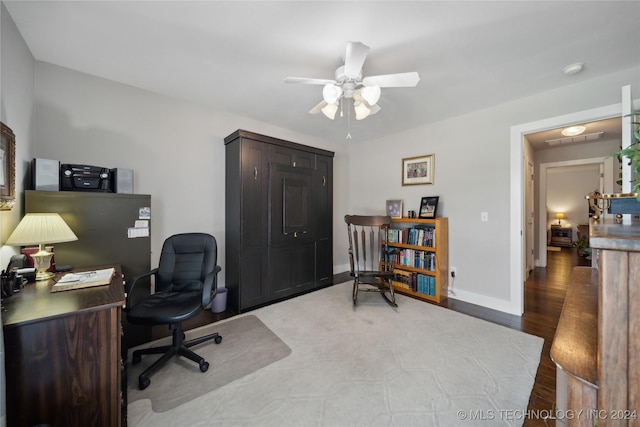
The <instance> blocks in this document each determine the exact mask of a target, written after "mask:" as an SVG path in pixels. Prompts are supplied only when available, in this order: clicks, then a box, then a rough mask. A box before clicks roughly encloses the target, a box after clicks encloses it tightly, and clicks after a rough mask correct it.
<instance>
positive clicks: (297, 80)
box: [283, 77, 336, 85]
mask: <svg viewBox="0 0 640 427" xmlns="http://www.w3.org/2000/svg"><path fill="white" fill-rule="evenodd" d="M283 81H284V82H285V83H301V84H305V85H326V84H327V83H332V84H335V83H336V81H335V80H327V79H311V78H307V77H287V78H286V79H284V80H283Z"/></svg>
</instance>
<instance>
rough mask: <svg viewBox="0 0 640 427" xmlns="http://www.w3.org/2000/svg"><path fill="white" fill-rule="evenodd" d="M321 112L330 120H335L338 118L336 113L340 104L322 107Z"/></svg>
mask: <svg viewBox="0 0 640 427" xmlns="http://www.w3.org/2000/svg"><path fill="white" fill-rule="evenodd" d="M320 111H322V114H324V115H325V116H327V118H328V119H331V120H333V119H335V118H336V112H337V111H338V104H335V103H334V104H327V105H325V106H324V107H322V109H321V110H320Z"/></svg>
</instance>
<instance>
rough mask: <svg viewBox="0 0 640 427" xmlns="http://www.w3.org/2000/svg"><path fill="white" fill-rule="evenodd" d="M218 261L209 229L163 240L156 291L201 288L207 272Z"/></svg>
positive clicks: (181, 290) (186, 290) (215, 246)
mask: <svg viewBox="0 0 640 427" xmlns="http://www.w3.org/2000/svg"><path fill="white" fill-rule="evenodd" d="M217 261H218V245H217V243H216V239H215V238H214V237H213V236H211V235H210V234H206V233H183V234H176V235H173V236H171V237H169V238H167V240H165V241H164V244H163V245H162V253H161V254H160V262H159V264H158V275H157V280H156V291H172V292H188V291H197V290H202V287H203V283H204V279H205V277H206V275H207V274H209V273H211V272H212V271H214V269H215V268H216V265H217Z"/></svg>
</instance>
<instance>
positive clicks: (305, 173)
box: [268, 163, 315, 298]
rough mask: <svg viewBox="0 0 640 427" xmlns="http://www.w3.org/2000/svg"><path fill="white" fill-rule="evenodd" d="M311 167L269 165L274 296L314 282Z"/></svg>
mask: <svg viewBox="0 0 640 427" xmlns="http://www.w3.org/2000/svg"><path fill="white" fill-rule="evenodd" d="M312 177H313V169H310V168H302V167H292V166H285V165H280V164H274V163H272V164H271V171H270V180H269V186H270V188H269V196H270V198H269V209H270V214H269V250H268V252H269V266H270V280H269V284H270V288H271V292H272V293H273V295H274V297H276V298H279V297H284V296H287V295H289V294H292V293H297V292H300V291H303V290H306V289H311V288H312V287H313V285H314V281H315V245H314V240H315V239H314V236H315V224H314V221H313V217H314V213H313V204H312V203H313V202H312V197H311V194H312Z"/></svg>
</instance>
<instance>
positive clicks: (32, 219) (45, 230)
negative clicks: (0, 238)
mask: <svg viewBox="0 0 640 427" xmlns="http://www.w3.org/2000/svg"><path fill="white" fill-rule="evenodd" d="M74 240H78V237H77V236H76V235H75V234H74V233H73V231H71V228H69V226H68V225H67V223H66V222H64V220H63V219H62V217H61V216H60V215H58V214H57V213H28V214H26V215H25V216H24V217H23V218H22V220H20V223H19V224H18V226H17V227H16V229H15V230H14V231H13V233H11V236H9V238H8V239H7V241H6V242H5V244H7V245H11V246H32V245H38V246H39V248H40V250H39V251H38V252H36V253H35V254H32V255H31V258H33V266H34V267H35V268H36V280H48V279H50V278H51V276H53V273H50V272H48V271H47V270H48V269H49V266H50V265H51V258H52V257H53V252H49V251H47V250H45V248H44V247H45V245H46V244H52V243H62V242H72V241H74Z"/></svg>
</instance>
